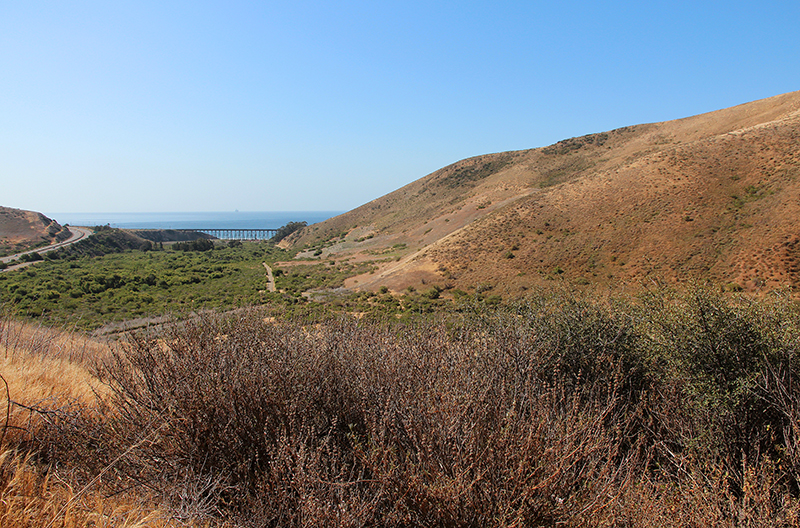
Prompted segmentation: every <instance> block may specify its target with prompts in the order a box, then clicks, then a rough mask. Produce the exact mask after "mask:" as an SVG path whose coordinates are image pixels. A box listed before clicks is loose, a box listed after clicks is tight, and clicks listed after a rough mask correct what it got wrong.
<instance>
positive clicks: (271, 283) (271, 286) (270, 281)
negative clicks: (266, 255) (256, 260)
mask: <svg viewBox="0 0 800 528" xmlns="http://www.w3.org/2000/svg"><path fill="white" fill-rule="evenodd" d="M264 268H265V269H266V270H267V291H268V292H274V291H275V277H273V276H272V268H270V267H269V266H268V265H267V263H266V262H264Z"/></svg>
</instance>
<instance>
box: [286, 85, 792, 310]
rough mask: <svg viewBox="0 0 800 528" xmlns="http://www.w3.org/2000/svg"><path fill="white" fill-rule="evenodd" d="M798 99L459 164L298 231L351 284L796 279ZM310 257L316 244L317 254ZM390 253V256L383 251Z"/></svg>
mask: <svg viewBox="0 0 800 528" xmlns="http://www.w3.org/2000/svg"><path fill="white" fill-rule="evenodd" d="M799 213H800V92H793V93H789V94H784V95H780V96H776V97H772V98H769V99H764V100H760V101H756V102H753V103H748V104H744V105H740V106H736V107H732V108H728V109H724V110H719V111H715V112H710V113H707V114H702V115H698V116H694V117H689V118H685V119H680V120H676V121H668V122H662V123H652V124H644V125H636V126H631V127H625V128H621V129H617V130H612V131H609V132H603V133H598V134H591V135H587V136H582V137H577V138H571V139H566V140H564V141H560V142H558V143H556V144H554V145H551V146H548V147H544V148H537V149H530V150H524V151H515V152H504V153H498V154H488V155H484V156H478V157H475V158H470V159H466V160H463V161H459V162H457V163H454V164H453V165H450V166H448V167H445V168H443V169H441V170H438V171H436V172H434V173H432V174H430V175H428V176H426V177H424V178H421V179H419V180H417V181H415V182H413V183H411V184H409V185H407V186H405V187H403V188H401V189H398V190H397V191H394V192H392V193H390V194H387V195H386V196H383V197H381V198H378V199H376V200H373V201H371V202H369V203H367V204H365V205H363V206H361V207H359V208H357V209H354V210H353V211H350V212H348V213H345V214H343V215H339V216H337V217H335V218H332V219H330V220H327V221H325V222H322V223H320V224H315V225H312V226H309V227H308V228H306V229H305V230H303V231H302V232H300V233H298V234H296V235H295V236H294V237H293V238H291V243H293V244H295V245H301V246H302V245H304V244H305V245H308V246H309V247H311V249H312V250H314V252H315V253H318V256H320V257H324V258H345V257H347V258H356V259H358V258H364V259H366V258H371V259H375V258H380V257H381V256H382V255H383V256H386V257H387V262H386V263H385V264H383V265H382V266H381V267H380V269H379V270H378V271H377V272H375V273H374V274H371V275H366V276H361V277H357V278H355V279H353V280H351V281H350V282H349V283H348V284H349V285H350V286H352V287H356V288H363V289H376V288H378V287H380V286H382V285H386V286H389V287H390V288H392V289H402V288H405V287H407V286H409V285H411V286H415V287H419V286H423V287H424V285H432V284H435V285H439V286H441V287H447V288H458V289H461V290H464V291H468V292H470V291H475V290H476V289H478V290H484V291H493V292H496V293H497V294H499V295H501V296H512V297H513V296H519V295H522V294H524V291H525V290H526V289H527V288H529V287H532V286H535V285H537V284H544V283H547V282H548V281H551V280H559V281H562V280H565V281H568V282H570V283H572V284H575V285H584V284H587V285H588V284H597V285H603V286H606V285H614V286H618V285H630V286H633V287H636V286H637V285H639V284H641V283H642V282H650V281H667V282H668V283H676V284H678V283H686V282H687V281H694V280H710V281H714V282H717V283H719V284H721V285H723V286H724V287H727V288H728V289H732V290H738V289H744V290H748V291H765V290H770V289H777V288H795V289H796V288H798V287H800V227H798V225H800V224H798V218H800V216H799V215H798V214H799ZM309 254H313V253H307V254H306V255H309ZM388 257H392V258H388Z"/></svg>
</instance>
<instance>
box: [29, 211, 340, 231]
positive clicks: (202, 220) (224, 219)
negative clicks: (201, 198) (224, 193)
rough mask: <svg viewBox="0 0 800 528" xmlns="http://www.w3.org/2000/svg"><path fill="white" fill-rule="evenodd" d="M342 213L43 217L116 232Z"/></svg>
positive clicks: (262, 223)
mask: <svg viewBox="0 0 800 528" xmlns="http://www.w3.org/2000/svg"><path fill="white" fill-rule="evenodd" d="M341 213H342V211H260V212H255V211H233V212H214V213H209V212H196V213H44V214H45V216H47V217H49V218H51V219H53V220H55V221H56V222H58V223H59V224H61V225H67V224H68V225H74V226H85V227H94V226H99V225H110V226H111V227H117V228H120V229H277V228H279V227H282V226H284V225H286V224H288V223H289V222H308V223H309V225H310V224H316V223H317V222H322V221H323V220H327V219H328V218H332V217H334V216H336V215H338V214H341Z"/></svg>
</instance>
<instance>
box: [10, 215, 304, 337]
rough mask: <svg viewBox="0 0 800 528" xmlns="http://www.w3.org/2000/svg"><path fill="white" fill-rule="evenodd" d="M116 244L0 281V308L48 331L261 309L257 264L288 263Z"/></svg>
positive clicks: (268, 249) (265, 252)
mask: <svg viewBox="0 0 800 528" xmlns="http://www.w3.org/2000/svg"><path fill="white" fill-rule="evenodd" d="M115 231H116V230H115ZM120 238H121V237H120V236H119V235H113V236H111V237H109V238H105V239H104V238H102V234H101V236H100V237H98V239H99V240H94V241H93V242H91V243H89V244H83V245H80V244H76V246H78V247H76V248H72V249H69V251H64V252H57V253H55V254H54V255H50V254H47V255H46V259H45V261H44V262H40V263H38V264H37V265H36V266H35V267H31V268H27V269H25V270H20V271H14V272H7V273H3V274H2V275H0V302H2V303H6V304H10V305H11V306H12V307H13V308H14V310H15V311H16V312H17V313H19V314H22V315H25V316H28V317H37V318H42V319H43V320H44V321H45V322H47V323H49V324H53V325H57V326H63V325H77V326H78V327H81V328H87V329H90V328H96V327H98V326H100V325H102V324H104V323H108V322H113V321H123V320H126V319H132V318H137V317H145V316H156V315H164V314H166V313H179V312H188V311H192V310H200V309H212V308H220V309H231V308H235V307H241V306H249V305H253V304H260V303H261V302H263V301H264V299H265V297H264V289H265V287H266V278H265V271H264V267H263V264H262V263H263V262H265V261H270V262H271V261H274V260H276V259H278V258H287V257H288V256H290V255H291V254H289V253H287V252H284V251H282V250H280V249H278V248H275V247H274V246H272V245H271V244H266V243H252V244H241V243H239V244H227V243H221V244H219V245H218V246H214V244H213V243H212V242H210V241H206V240H203V241H202V242H201V243H202V244H204V245H203V249H204V250H203V251H198V250H195V251H192V250H191V249H192V244H193V243H186V244H188V249H189V250H186V249H187V248H185V247H181V248H176V249H184V250H183V251H179V250H176V249H162V250H158V249H157V248H154V246H152V245H151V246H147V247H146V248H145V249H146V250H139V249H135V250H131V249H126V248H125V247H124V246H122V244H121V243H120V242H119V241H120ZM93 239H95V236H93V237H90V238H89V239H88V240H93ZM125 239H126V238H124V237H122V240H125ZM111 243H114V244H117V245H116V246H112V245H110V244H111ZM147 244H150V242H149V241H148V242H147ZM176 245H177V244H176ZM120 246H122V247H120ZM162 247H164V246H162ZM167 247H169V246H167ZM212 249H213V250H212ZM98 253H99V254H100V255H102V256H97V255H98ZM92 255H95V256H92Z"/></svg>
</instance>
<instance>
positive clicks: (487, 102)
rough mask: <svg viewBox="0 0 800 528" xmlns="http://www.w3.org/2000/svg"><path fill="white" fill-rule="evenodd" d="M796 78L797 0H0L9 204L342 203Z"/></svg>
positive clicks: (729, 102)
mask: <svg viewBox="0 0 800 528" xmlns="http://www.w3.org/2000/svg"><path fill="white" fill-rule="evenodd" d="M795 90H800V2H798V1H797V0H792V1H768V2H755V1H749V2H745V1H736V0H728V1H725V2H722V1H719V2H717V1H699V2H698V1H696V0H695V1H691V2H688V1H687V2H683V1H669V2H666V1H659V0H656V1H650V2H642V1H637V2H622V1H606V2H600V1H592V2H589V1H556V2H553V1H551V2H537V1H527V2H524V1H504V0H493V1H491V2H490V1H481V2H476V1H458V2H456V1H435V0H428V1H416V0H403V1H395V0H383V1H377V0H370V1H349V0H337V1H335V2H334V1H328V0H317V1H314V2H308V1H304V0H292V1H284V2H276V1H271V0H260V1H237V0H226V1H224V2H223V1H205V0H192V1H169V0H159V1H147V0H144V1H137V2H130V1H107V0H102V1H99V0H98V1H88V0H87V1H69V0H64V1H55V0H52V1H47V2H43V1H38V0H25V1H13V0H0V205H4V206H8V207H17V208H22V209H31V210H36V211H43V212H132V211H136V212H149V211H232V210H234V209H238V210H241V211H269V210H276V211H281V210H284V211H285V210H342V211H343V210H348V209H351V208H353V207H357V206H358V205H361V204H362V203H365V202H367V201H369V200H372V199H373V198H377V197H378V196H381V195H383V194H386V193H388V192H391V191H393V190H395V189H397V188H399V187H402V186H403V185H405V184H407V183H410V182H412V181H414V180H416V179H418V178H421V177H423V176H425V175H426V174H429V173H430V172H433V171H434V170H436V169H439V168H441V167H443V166H445V165H448V164H450V163H453V162H455V161H458V160H459V159H463V158H466V157H470V156H476V155H480V154H485V153H489V152H499V151H506V150H517V149H525V148H532V147H540V146H545V145H549V144H551V143H554V142H556V141H558V140H560V139H564V138H567V137H573V136H580V135H583V134H588V133H592V132H601V131H605V130H610V129H613V128H617V127H620V126H626V125H633V124H637V123H645V122H653V121H664V120H669V119H676V118H681V117H686V116H690V115H694V114H698V113H703V112H707V111H711V110H716V109H719V108H725V107H728V106H733V105H736V104H740V103H745V102H748V101H752V100H756V99H761V98H764V97H770V96H773V95H778V94H781V93H786V92H790V91H795Z"/></svg>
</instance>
